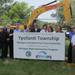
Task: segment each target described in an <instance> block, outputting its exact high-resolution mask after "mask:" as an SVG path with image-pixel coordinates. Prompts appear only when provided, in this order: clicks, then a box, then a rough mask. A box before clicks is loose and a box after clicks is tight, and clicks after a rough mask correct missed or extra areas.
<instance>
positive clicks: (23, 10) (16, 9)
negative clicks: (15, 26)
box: [8, 2, 31, 19]
mask: <svg viewBox="0 0 75 75" xmlns="http://www.w3.org/2000/svg"><path fill="white" fill-rule="evenodd" d="M30 11H31V7H28V4H26V3H23V2H22V3H16V4H15V5H13V6H12V7H11V9H10V11H9V13H8V16H9V17H10V18H11V19H12V18H14V17H18V18H21V19H25V18H26V17H27V16H28V15H29V14H30Z"/></svg>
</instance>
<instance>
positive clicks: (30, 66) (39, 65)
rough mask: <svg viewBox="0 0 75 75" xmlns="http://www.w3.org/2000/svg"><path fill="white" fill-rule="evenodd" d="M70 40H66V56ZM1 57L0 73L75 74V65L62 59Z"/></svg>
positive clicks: (5, 74) (19, 74) (11, 74)
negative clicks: (40, 59) (4, 58)
mask: <svg viewBox="0 0 75 75" xmlns="http://www.w3.org/2000/svg"><path fill="white" fill-rule="evenodd" d="M68 45H69V41H68V40H66V56H67V49H68ZM4 62H5V61H3V60H2V59H0V75H75V65H73V66H72V65H69V64H68V63H66V62H60V61H39V60H38V61H37V60H9V62H8V63H4Z"/></svg>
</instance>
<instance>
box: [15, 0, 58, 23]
mask: <svg viewBox="0 0 75 75" xmlns="http://www.w3.org/2000/svg"><path fill="white" fill-rule="evenodd" d="M15 1H19V2H22V1H23V2H25V3H28V4H29V5H30V6H34V9H36V8H37V7H39V6H41V5H44V4H47V3H50V2H52V1H55V0H15ZM55 13H56V9H53V10H50V11H47V12H45V13H43V14H41V15H40V16H38V19H39V20H42V21H45V22H57V17H52V16H51V14H55Z"/></svg>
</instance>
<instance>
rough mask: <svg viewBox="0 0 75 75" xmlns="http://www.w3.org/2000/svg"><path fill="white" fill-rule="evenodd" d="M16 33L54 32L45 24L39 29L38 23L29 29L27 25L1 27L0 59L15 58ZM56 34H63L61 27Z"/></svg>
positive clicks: (58, 27) (56, 29)
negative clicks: (14, 39)
mask: <svg viewBox="0 0 75 75" xmlns="http://www.w3.org/2000/svg"><path fill="white" fill-rule="evenodd" d="M14 32H40V33H44V32H54V31H53V28H52V27H51V26H50V25H48V24H44V25H43V27H42V28H39V27H38V25H37V23H34V24H32V25H31V26H30V27H29V28H27V26H26V25H12V24H11V25H7V27H0V57H1V58H7V57H8V56H9V57H10V58H13V33H14ZM55 32H62V29H61V26H56V28H55Z"/></svg>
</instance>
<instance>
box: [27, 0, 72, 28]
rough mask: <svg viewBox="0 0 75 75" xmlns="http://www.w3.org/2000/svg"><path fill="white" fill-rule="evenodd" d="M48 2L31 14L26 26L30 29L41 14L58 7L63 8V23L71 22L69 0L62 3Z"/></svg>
mask: <svg viewBox="0 0 75 75" xmlns="http://www.w3.org/2000/svg"><path fill="white" fill-rule="evenodd" d="M55 2H56V0H55V1H53V2H50V3H48V4H45V5H42V6H40V7H38V8H36V9H34V10H33V11H32V12H31V15H30V16H29V17H28V19H27V22H26V25H27V27H30V26H31V25H32V23H33V21H34V20H35V19H36V18H37V17H38V16H39V15H40V14H42V13H44V12H47V11H49V10H53V9H56V8H59V7H63V8H64V11H63V13H64V21H65V22H69V21H70V20H71V11H70V0H64V1H63V2H56V3H55Z"/></svg>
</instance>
